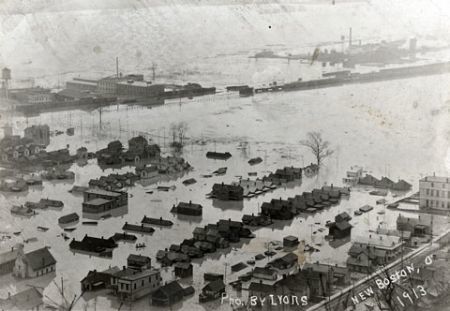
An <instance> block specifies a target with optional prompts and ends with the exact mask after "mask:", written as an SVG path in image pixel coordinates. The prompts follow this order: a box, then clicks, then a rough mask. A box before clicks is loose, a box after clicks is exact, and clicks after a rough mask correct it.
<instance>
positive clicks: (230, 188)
mask: <svg viewBox="0 0 450 311" xmlns="http://www.w3.org/2000/svg"><path fill="white" fill-rule="evenodd" d="M211 196H212V197H213V198H216V199H219V200H224V201H240V200H243V199H244V188H242V187H241V186H240V185H235V184H231V185H227V184H224V183H221V184H214V185H213V188H212V193H211Z"/></svg>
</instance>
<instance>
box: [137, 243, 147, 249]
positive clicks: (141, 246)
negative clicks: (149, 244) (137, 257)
mask: <svg viewBox="0 0 450 311" xmlns="http://www.w3.org/2000/svg"><path fill="white" fill-rule="evenodd" d="M144 247H145V243H137V244H136V249H138V248H144Z"/></svg>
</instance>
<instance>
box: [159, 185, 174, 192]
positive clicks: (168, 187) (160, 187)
mask: <svg viewBox="0 0 450 311" xmlns="http://www.w3.org/2000/svg"><path fill="white" fill-rule="evenodd" d="M175 189H176V187H175V186H158V187H156V190H158V191H166V192H167V191H169V190H175Z"/></svg>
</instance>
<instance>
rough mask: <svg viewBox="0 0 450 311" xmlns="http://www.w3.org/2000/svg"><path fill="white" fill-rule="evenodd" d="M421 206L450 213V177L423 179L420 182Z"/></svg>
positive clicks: (428, 177)
mask: <svg viewBox="0 0 450 311" xmlns="http://www.w3.org/2000/svg"><path fill="white" fill-rule="evenodd" d="M419 206H420V208H433V209H440V210H449V211H450V177H438V176H435V175H433V176H427V177H425V178H422V179H421V180H420V181H419Z"/></svg>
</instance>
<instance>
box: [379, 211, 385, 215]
mask: <svg viewBox="0 0 450 311" xmlns="http://www.w3.org/2000/svg"><path fill="white" fill-rule="evenodd" d="M377 214H378V215H384V214H386V212H385V211H378V212H377Z"/></svg>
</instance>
